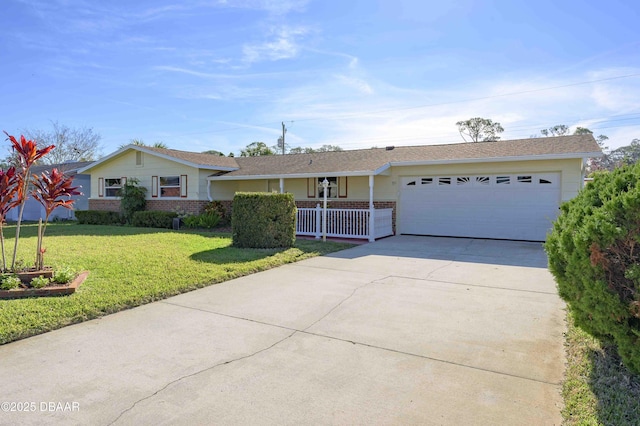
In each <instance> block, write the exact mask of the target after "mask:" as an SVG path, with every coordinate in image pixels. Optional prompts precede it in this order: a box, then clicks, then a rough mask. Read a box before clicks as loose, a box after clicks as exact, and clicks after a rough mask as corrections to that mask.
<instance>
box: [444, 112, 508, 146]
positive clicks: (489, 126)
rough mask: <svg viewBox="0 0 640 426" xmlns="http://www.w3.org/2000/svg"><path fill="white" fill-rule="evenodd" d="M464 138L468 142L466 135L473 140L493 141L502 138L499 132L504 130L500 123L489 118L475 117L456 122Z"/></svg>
mask: <svg viewBox="0 0 640 426" xmlns="http://www.w3.org/2000/svg"><path fill="white" fill-rule="evenodd" d="M456 126H458V131H459V132H460V136H462V139H463V140H464V141H465V142H467V139H466V138H465V135H467V136H468V137H469V138H471V141H472V142H493V141H497V140H500V137H499V136H498V133H502V132H504V129H503V128H502V126H501V125H500V123H494V122H493V120H491V119H488V118H481V117H475V118H470V119H468V120H464V121H458V122H457V123H456Z"/></svg>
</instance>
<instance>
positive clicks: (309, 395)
mask: <svg viewBox="0 0 640 426" xmlns="http://www.w3.org/2000/svg"><path fill="white" fill-rule="evenodd" d="M563 307H564V305H563V303H562V302H561V301H560V299H559V298H558V296H557V294H556V289H555V284H554V282H553V279H552V278H551V276H550V274H549V272H548V271H547V270H546V257H545V254H544V252H543V251H542V248H541V245H540V244H536V243H522V242H507V241H487V240H470V239H453V238H429V237H411V236H399V237H392V238H387V239H384V240H381V241H378V242H375V243H371V244H365V245H362V246H358V247H355V248H353V249H350V250H346V251H343V252H340V253H336V254H333V255H329V256H324V257H320V258H314V259H309V260H306V261H302V262H299V263H296V264H291V265H286V266H283V267H279V268H276V269H272V270H270V271H266V272H261V273H257V274H254V275H251V276H248V277H244V278H240V279H236V280H233V281H229V282H226V283H223V284H219V285H215V286H211V287H208V288H205V289H201V290H197V291H194V292H191V293H187V294H183V295H180V296H177V297H173V298H170V299H167V300H165V301H162V302H157V303H153V304H149V305H146V306H142V307H139V308H136V309H132V310H129V311H124V312H120V313H118V314H114V315H110V316H107V317H104V318H102V319H99V320H94V321H89V322H86V323H83V324H78V325H74V326H70V327H67V328H64V329H61V330H57V331H54V332H50V333H46V334H43V335H40V336H36V337H32V338H29V339H25V340H22V341H19V342H14V343H11V344H8V345H4V346H0V360H1V362H0V378H1V380H2V384H1V385H0V400H1V401H7V402H14V403H16V404H14V406H13V407H11V408H15V409H18V408H22V409H24V407H25V403H28V404H29V406H28V408H29V409H31V411H30V412H0V424H34V425H36V424H38V425H41V424H91V425H111V424H116V425H134V424H135V425H145V424H148V425H156V424H185V425H197V424H198V425H199V424H216V425H218V424H220V425H227V424H229V425H249V424H250V425H256V424H257V425H261V424H264V425H273V424H277V425H301V424H362V425H364V424H366V425H371V424H398V425H407V424H434V425H436V424H437V425H461V424H464V425H474V424H477V425H487V424H492V425H496V424H504V425H531V424H535V425H553V424H556V425H557V424H560V422H561V417H560V407H561V398H560V386H559V384H560V381H561V379H562V374H563V369H564V352H563V336H562V333H563V332H564V312H563ZM20 403H22V407H19V406H18V405H19V404H20ZM31 403H33V404H31ZM6 407H7V406H6V404H3V411H4V410H5V408H6Z"/></svg>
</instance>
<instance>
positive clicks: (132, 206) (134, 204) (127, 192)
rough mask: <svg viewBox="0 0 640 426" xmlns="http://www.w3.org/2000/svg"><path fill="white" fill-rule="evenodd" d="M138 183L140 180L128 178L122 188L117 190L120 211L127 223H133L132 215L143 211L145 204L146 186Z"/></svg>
mask: <svg viewBox="0 0 640 426" xmlns="http://www.w3.org/2000/svg"><path fill="white" fill-rule="evenodd" d="M139 183H140V181H139V180H138V179H136V178H128V179H127V181H126V182H125V184H124V185H123V186H122V188H120V190H118V196H119V197H120V211H121V212H122V215H123V216H124V218H125V220H126V221H127V223H129V224H133V223H132V221H133V215H134V214H135V213H136V212H140V211H143V210H144V209H145V207H146V206H147V200H146V194H147V188H145V187H144V186H139V185H138V184H139ZM134 226H136V225H134Z"/></svg>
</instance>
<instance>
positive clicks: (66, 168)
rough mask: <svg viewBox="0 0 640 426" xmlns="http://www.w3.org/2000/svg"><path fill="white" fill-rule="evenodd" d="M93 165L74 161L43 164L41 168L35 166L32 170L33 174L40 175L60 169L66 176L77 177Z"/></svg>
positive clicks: (89, 162)
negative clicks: (78, 173)
mask: <svg viewBox="0 0 640 426" xmlns="http://www.w3.org/2000/svg"><path fill="white" fill-rule="evenodd" d="M92 163H93V161H72V162H68V163H57V164H43V165H39V166H33V167H32V168H31V173H32V174H36V175H39V174H41V173H42V172H44V171H47V172H51V170H53V169H58V170H59V171H61V172H63V173H64V174H66V175H75V174H76V173H77V172H78V170H79V169H81V168H83V167H87V166H88V165H89V164H92Z"/></svg>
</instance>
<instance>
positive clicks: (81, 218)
mask: <svg viewBox="0 0 640 426" xmlns="http://www.w3.org/2000/svg"><path fill="white" fill-rule="evenodd" d="M75 215H76V219H77V220H78V223H80V224H82V225H122V224H123V223H124V219H123V217H122V216H120V213H118V212H109V211H104V210H76V211H75Z"/></svg>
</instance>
